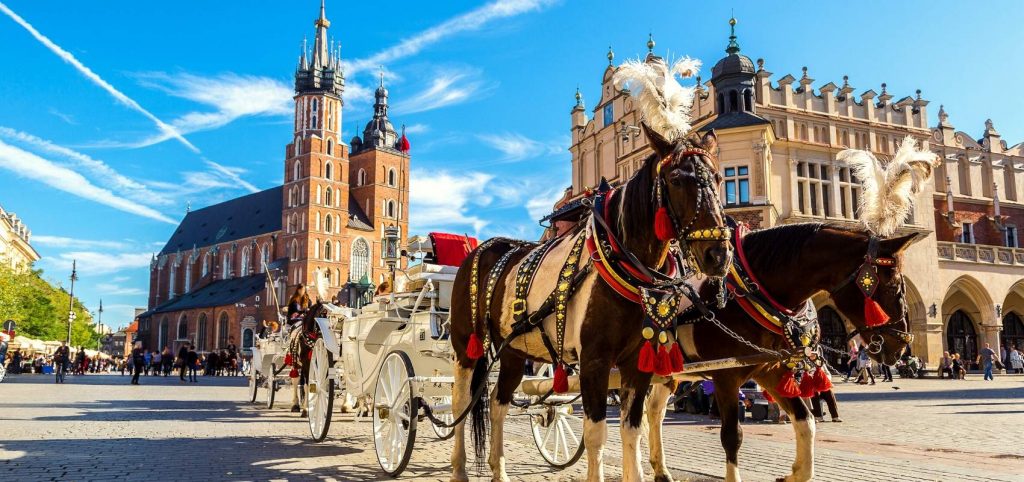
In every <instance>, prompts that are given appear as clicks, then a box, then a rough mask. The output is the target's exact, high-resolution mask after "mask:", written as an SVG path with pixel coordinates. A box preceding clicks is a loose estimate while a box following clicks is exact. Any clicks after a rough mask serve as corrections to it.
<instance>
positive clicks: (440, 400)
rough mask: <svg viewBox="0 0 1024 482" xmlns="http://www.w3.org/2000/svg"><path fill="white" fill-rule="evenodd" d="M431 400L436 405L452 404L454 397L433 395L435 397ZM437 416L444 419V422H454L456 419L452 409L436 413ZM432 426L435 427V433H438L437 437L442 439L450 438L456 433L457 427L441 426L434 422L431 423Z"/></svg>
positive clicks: (441, 419)
mask: <svg viewBox="0 0 1024 482" xmlns="http://www.w3.org/2000/svg"><path fill="white" fill-rule="evenodd" d="M431 401H432V402H433V403H434V404H435V405H449V406H450V405H451V404H452V397H448V396H444V397H433V398H431ZM435 416H436V417H437V419H438V420H440V421H442V422H444V423H452V422H454V421H455V415H454V414H452V412H451V410H449V411H447V412H443V413H438V414H435ZM430 426H431V427H433V429H434V434H435V435H437V438H439V439H441V440H448V439H450V438H452V436H453V435H455V427H441V426H438V425H434V424H430Z"/></svg>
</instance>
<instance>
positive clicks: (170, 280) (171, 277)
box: [167, 263, 178, 299]
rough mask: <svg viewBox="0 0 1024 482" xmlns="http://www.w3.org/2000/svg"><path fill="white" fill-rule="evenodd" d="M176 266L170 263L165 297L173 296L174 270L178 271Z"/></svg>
mask: <svg viewBox="0 0 1024 482" xmlns="http://www.w3.org/2000/svg"><path fill="white" fill-rule="evenodd" d="M177 268H178V267H177V266H174V263H171V269H169V270H168V271H169V274H168V275H167V276H168V279H167V299H171V298H174V275H175V272H176V271H178V269H177Z"/></svg>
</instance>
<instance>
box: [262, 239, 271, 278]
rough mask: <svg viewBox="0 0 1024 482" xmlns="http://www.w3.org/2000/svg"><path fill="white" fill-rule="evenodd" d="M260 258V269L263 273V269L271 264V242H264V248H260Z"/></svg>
mask: <svg viewBox="0 0 1024 482" xmlns="http://www.w3.org/2000/svg"><path fill="white" fill-rule="evenodd" d="M260 260H261V262H260V269H259V271H260V273H262V272H263V270H265V269H266V268H267V266H270V244H268V243H263V249H261V250H260Z"/></svg>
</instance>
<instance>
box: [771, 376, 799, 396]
mask: <svg viewBox="0 0 1024 482" xmlns="http://www.w3.org/2000/svg"><path fill="white" fill-rule="evenodd" d="M775 393H778V394H779V396H780V397H785V398H797V397H799V396H800V387H799V386H797V384H796V379H795V378H794V377H793V372H791V371H786V374H785V375H783V376H782V379H781V380H779V384H778V385H776V386H775Z"/></svg>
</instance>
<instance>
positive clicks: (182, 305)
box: [138, 273, 267, 318]
mask: <svg viewBox="0 0 1024 482" xmlns="http://www.w3.org/2000/svg"><path fill="white" fill-rule="evenodd" d="M266 281H267V275H266V274H264V273H260V274H254V275H250V276H242V277H240V278H231V279H222V280H217V281H214V282H213V283H210V284H208V285H206V286H204V287H202V288H199V289H197V290H195V291H192V292H190V293H185V294H183V295H180V296H177V297H175V298H173V299H171V300H169V301H167V302H166V303H164V304H162V305H159V306H157V307H156V308H153V309H151V310H149V311H147V312H145V313H143V314H141V315H139V316H138V317H139V318H147V317H150V316H153V315H155V314H158V313H167V312H172V311H182V310H190V309H193V308H209V307H212V306H224V305H230V304H232V303H236V302H238V301H241V300H244V299H246V298H248V297H250V296H253V295H257V294H259V293H260V292H262V291H263V290H264V289H265V287H266V285H265V283H266Z"/></svg>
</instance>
